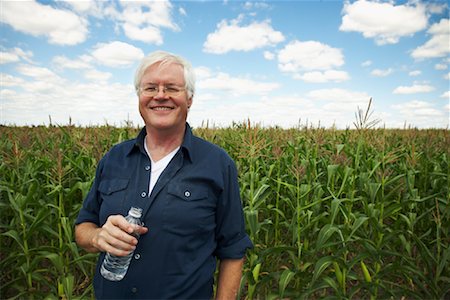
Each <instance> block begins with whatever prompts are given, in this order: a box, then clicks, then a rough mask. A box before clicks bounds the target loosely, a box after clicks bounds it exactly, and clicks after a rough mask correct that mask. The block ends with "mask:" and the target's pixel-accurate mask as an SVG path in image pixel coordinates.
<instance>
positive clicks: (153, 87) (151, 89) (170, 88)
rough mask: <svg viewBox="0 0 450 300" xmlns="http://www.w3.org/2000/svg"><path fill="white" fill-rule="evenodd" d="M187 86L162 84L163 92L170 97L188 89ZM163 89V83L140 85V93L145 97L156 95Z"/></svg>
mask: <svg viewBox="0 0 450 300" xmlns="http://www.w3.org/2000/svg"><path fill="white" fill-rule="evenodd" d="M186 90H187V89H186V88H185V87H180V86H176V85H162V92H163V94H164V95H165V96H168V97H176V96H178V95H180V94H181V93H182V92H184V91H186ZM160 91H161V85H157V84H148V85H145V86H140V87H139V95H142V96H145V97H151V98H153V97H155V96H156V95H158V94H159V92H160Z"/></svg>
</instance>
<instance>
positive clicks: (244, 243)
mask: <svg viewBox="0 0 450 300" xmlns="http://www.w3.org/2000/svg"><path fill="white" fill-rule="evenodd" d="M251 248H253V244H252V242H251V241H250V238H249V237H248V235H247V234H245V235H244V236H243V237H242V238H241V239H240V240H238V241H236V242H234V243H233V244H231V245H228V246H226V247H221V248H219V249H217V250H216V256H217V257H218V258H219V259H227V258H230V259H239V258H243V257H244V256H245V252H246V251H247V249H251Z"/></svg>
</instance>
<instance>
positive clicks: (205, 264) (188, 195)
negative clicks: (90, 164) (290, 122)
mask: <svg viewBox="0 0 450 300" xmlns="http://www.w3.org/2000/svg"><path fill="white" fill-rule="evenodd" d="M145 135H146V131H145V128H143V129H142V130H141V132H140V133H139V135H138V137H137V138H136V139H133V140H130V141H126V142H123V143H120V144H118V145H116V146H114V147H113V148H112V149H111V150H110V151H109V152H108V153H107V154H106V155H105V156H104V157H103V158H102V159H101V161H100V162H99V165H98V167H97V171H96V176H95V180H94V183H93V186H92V188H91V190H90V192H89V194H88V195H87V197H86V199H85V200H84V202H83V207H82V209H81V210H80V213H79V215H78V218H77V220H76V224H80V223H83V222H92V223H95V224H97V225H98V226H102V225H103V224H104V223H105V222H106V220H107V218H108V216H110V215H114V214H121V215H126V214H127V212H128V210H129V209H130V207H131V206H136V207H140V208H142V209H143V216H142V221H143V222H144V223H145V226H146V227H148V228H149V231H148V232H147V233H146V234H144V235H142V236H141V237H140V239H139V243H138V245H137V248H136V250H135V252H134V257H133V259H132V261H131V264H130V267H129V269H128V273H127V274H126V276H125V278H124V279H122V280H121V281H118V282H112V281H108V280H106V279H104V278H103V277H102V276H101V275H100V272H99V268H100V265H101V262H102V261H103V258H104V256H105V253H101V254H100V256H99V260H98V263H97V268H96V272H95V277H94V290H95V296H96V298H98V299H112V298H121V299H133V298H134V299H144V298H145V299H210V298H211V297H212V296H213V283H214V282H213V276H214V272H215V269H216V258H218V259H228V258H232V259H238V258H243V257H244V255H245V251H246V249H248V248H251V247H252V243H251V241H250V239H249V237H248V235H247V234H246V232H245V225H244V218H243V212H242V203H241V199H240V194H239V185H238V180H237V170H236V166H235V163H234V162H233V160H232V159H231V158H230V157H229V156H228V154H227V153H226V152H225V151H224V150H223V149H221V148H219V147H218V146H216V145H214V144H211V143H209V142H207V141H205V140H203V139H200V138H198V137H196V136H194V135H193V134H192V131H191V129H190V127H189V125H188V124H186V131H185V135H184V140H183V143H182V145H181V147H180V149H179V150H178V152H177V153H176V154H175V156H174V157H173V159H172V160H171V161H170V163H169V164H168V166H167V167H166V169H165V170H164V171H163V173H162V174H161V176H160V177H159V179H158V181H157V183H156V185H155V187H154V188H153V191H152V192H151V194H150V195H148V188H149V180H150V172H151V163H150V159H149V157H148V155H147V153H146V151H145V149H144V138H145Z"/></svg>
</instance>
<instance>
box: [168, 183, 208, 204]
mask: <svg viewBox="0 0 450 300" xmlns="http://www.w3.org/2000/svg"><path fill="white" fill-rule="evenodd" d="M167 192H168V193H169V194H171V195H172V196H175V197H177V198H179V199H182V200H185V201H197V200H201V199H204V198H208V190H206V189H204V188H202V187H194V186H191V187H188V186H184V185H178V184H170V185H169V186H168V187H167Z"/></svg>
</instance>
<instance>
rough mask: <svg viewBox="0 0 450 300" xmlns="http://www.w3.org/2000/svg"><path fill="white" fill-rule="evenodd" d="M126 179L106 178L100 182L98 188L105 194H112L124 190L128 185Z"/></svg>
mask: <svg viewBox="0 0 450 300" xmlns="http://www.w3.org/2000/svg"><path fill="white" fill-rule="evenodd" d="M128 182H129V180H128V179H119V178H116V179H106V180H102V181H101V182H100V185H99V186H98V190H99V192H100V193H102V194H105V195H112V194H113V193H115V192H119V191H122V190H125V189H126V188H127V187H128Z"/></svg>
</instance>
